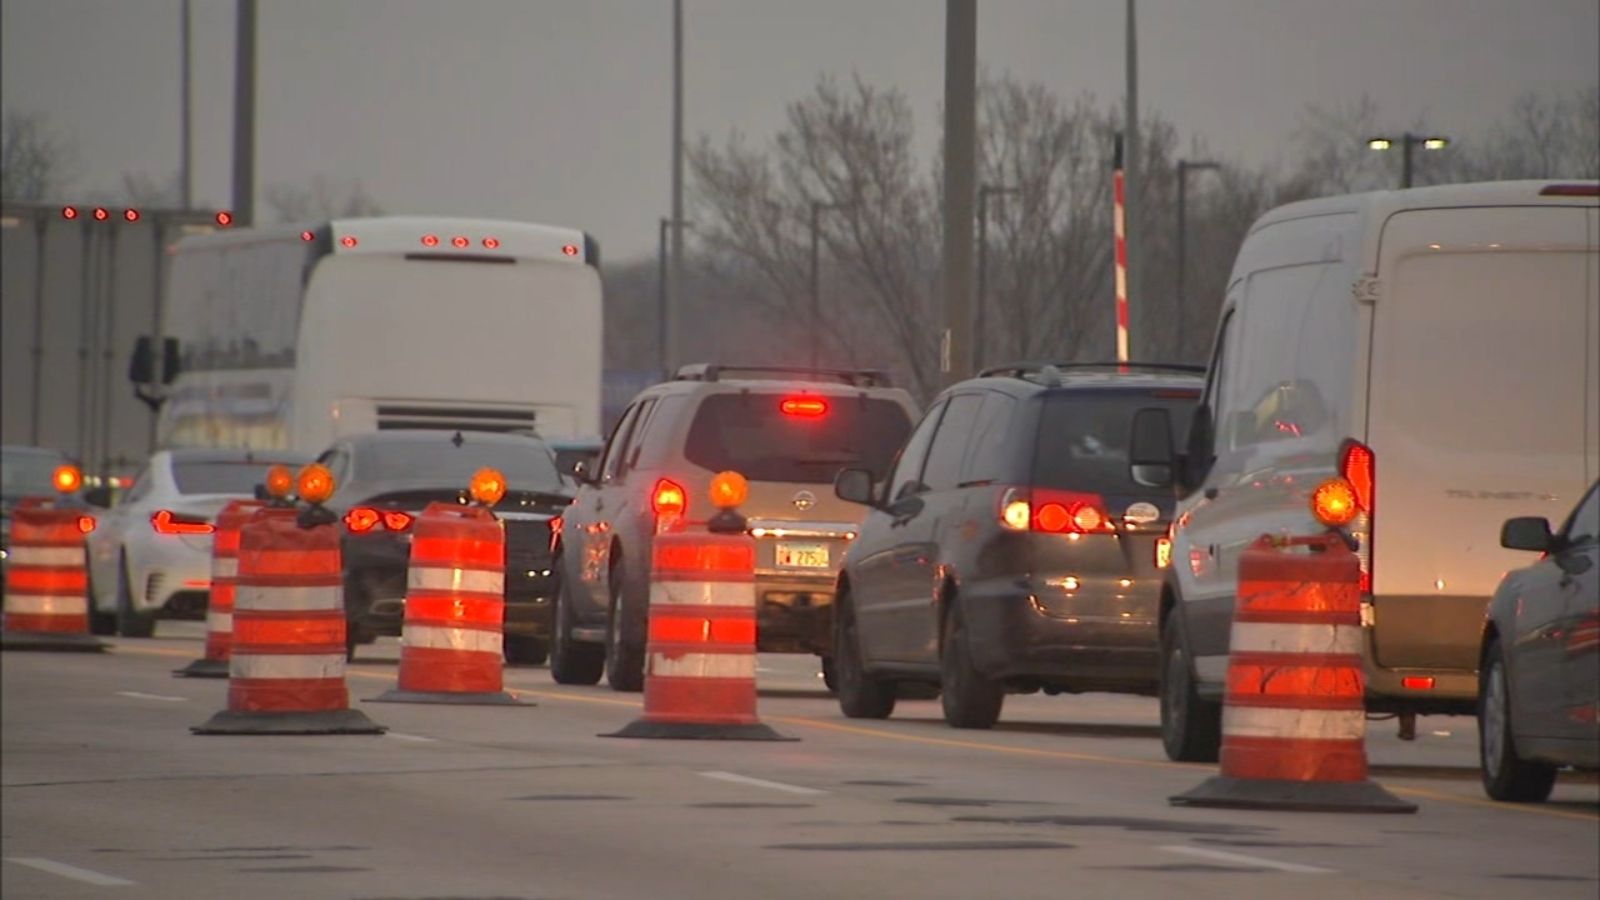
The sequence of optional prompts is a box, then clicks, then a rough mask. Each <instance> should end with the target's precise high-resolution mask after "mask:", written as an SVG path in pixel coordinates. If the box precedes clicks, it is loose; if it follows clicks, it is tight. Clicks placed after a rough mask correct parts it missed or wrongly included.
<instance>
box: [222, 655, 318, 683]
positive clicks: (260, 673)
mask: <svg viewBox="0 0 1600 900" xmlns="http://www.w3.org/2000/svg"><path fill="white" fill-rule="evenodd" d="M228 676H229V677H231V678H343V677H344V654H343V653H318V654H296V655H292V656H290V655H285V656H276V655H273V656H252V655H250V654H247V653H246V654H241V653H239V652H237V651H235V652H234V654H233V659H232V660H230V661H229V664H228Z"/></svg>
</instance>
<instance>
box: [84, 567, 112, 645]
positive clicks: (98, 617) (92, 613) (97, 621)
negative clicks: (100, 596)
mask: <svg viewBox="0 0 1600 900" xmlns="http://www.w3.org/2000/svg"><path fill="white" fill-rule="evenodd" d="M84 576H85V578H86V579H87V584H86V586H85V587H84V592H83V594H84V605H85V606H86V607H87V608H88V611H89V633H90V634H100V635H110V634H116V633H117V614H116V613H115V612H101V611H100V608H99V607H98V606H97V605H95V589H94V568H93V567H92V566H87V565H86V566H85V568H84Z"/></svg>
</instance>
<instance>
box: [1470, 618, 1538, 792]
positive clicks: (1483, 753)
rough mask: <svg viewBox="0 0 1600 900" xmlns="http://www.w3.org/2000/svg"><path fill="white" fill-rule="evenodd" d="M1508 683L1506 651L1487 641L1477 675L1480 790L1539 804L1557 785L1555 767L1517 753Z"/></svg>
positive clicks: (1495, 642) (1497, 644)
mask: <svg viewBox="0 0 1600 900" xmlns="http://www.w3.org/2000/svg"><path fill="white" fill-rule="evenodd" d="M1513 702H1514V701H1513V700H1512V694H1511V686H1510V685H1509V684H1508V683H1507V682H1506V664H1505V654H1504V653H1503V652H1502V651H1501V649H1500V642H1499V641H1498V640H1491V641H1490V642H1489V649H1488V652H1487V653H1485V654H1484V664H1483V672H1482V674H1481V675H1479V677H1478V758H1479V760H1480V762H1481V763H1482V769H1483V789H1484V791H1485V792H1486V793H1487V794H1488V795H1489V796H1490V797H1493V798H1494V799H1496V800H1503V801H1507V802H1510V803H1542V802H1544V801H1545V800H1547V799H1549V797H1550V791H1551V790H1553V789H1554V788H1555V784H1556V767H1555V766H1552V765H1548V764H1546V763H1540V762H1531V761H1529V760H1525V759H1522V758H1520V757H1519V756H1517V742H1516V736H1515V735H1514V734H1513V733H1512V729H1511V707H1512V703H1513Z"/></svg>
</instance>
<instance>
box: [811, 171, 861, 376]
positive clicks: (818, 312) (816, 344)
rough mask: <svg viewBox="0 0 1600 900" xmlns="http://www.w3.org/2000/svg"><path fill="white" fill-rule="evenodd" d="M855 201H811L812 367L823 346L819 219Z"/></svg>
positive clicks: (814, 366) (814, 365)
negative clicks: (819, 272) (818, 268)
mask: <svg viewBox="0 0 1600 900" xmlns="http://www.w3.org/2000/svg"><path fill="white" fill-rule="evenodd" d="M854 205H855V204H853V203H824V202H822V201H821V200H813V201H811V368H812V369H816V368H817V354H818V352H819V351H820V350H821V348H822V285H821V280H820V276H819V275H818V272H817V265H818V255H819V248H818V244H817V240H818V231H817V224H818V223H817V220H818V219H819V218H820V217H821V215H822V213H824V212H833V211H837V210H842V209H849V208H850V207H852V206H854Z"/></svg>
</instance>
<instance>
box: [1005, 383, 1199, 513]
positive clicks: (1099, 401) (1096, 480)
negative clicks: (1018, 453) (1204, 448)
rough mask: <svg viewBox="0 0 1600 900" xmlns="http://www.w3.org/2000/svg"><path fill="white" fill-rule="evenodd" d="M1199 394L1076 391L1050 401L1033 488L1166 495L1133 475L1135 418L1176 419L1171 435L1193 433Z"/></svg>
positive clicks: (1041, 420) (1044, 415) (1037, 450)
mask: <svg viewBox="0 0 1600 900" xmlns="http://www.w3.org/2000/svg"><path fill="white" fill-rule="evenodd" d="M1199 400H1200V391H1199V390H1198V389H1195V390H1192V391H1191V390H1189V389H1173V390H1154V391H1146V390H1140V391H1129V390H1122V391H1096V392H1088V391H1072V392H1062V393H1055V394H1050V395H1048V396H1046V398H1045V401H1044V410H1043V412H1042V414H1041V415H1040V417H1039V437H1038V441H1037V443H1036V444H1035V445H1034V446H1035V449H1034V455H1033V484H1034V485H1036V486H1038V487H1048V488H1059V489H1062V490H1069V491H1084V492H1088V493H1095V494H1101V495H1107V494H1110V495H1129V494H1143V495H1153V494H1166V493H1169V491H1168V490H1167V489H1165V488H1152V487H1146V486H1145V485H1141V484H1139V483H1138V482H1136V481H1134V480H1133V478H1132V476H1131V475H1129V473H1128V438H1129V436H1130V432H1131V431H1132V429H1133V415H1134V413H1136V412H1138V411H1139V410H1140V409H1142V408H1144V407H1164V408H1166V409H1168V410H1170V411H1171V413H1172V433H1173V434H1175V435H1184V434H1187V433H1188V431H1189V417H1190V416H1191V415H1192V414H1193V413H1194V409H1195V406H1196V405H1198V403H1199Z"/></svg>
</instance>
